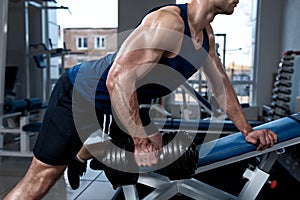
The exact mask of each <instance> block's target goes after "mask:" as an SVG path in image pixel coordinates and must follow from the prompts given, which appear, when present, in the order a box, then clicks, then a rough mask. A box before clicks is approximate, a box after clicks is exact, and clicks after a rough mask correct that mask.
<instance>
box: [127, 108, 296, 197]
mask: <svg viewBox="0 0 300 200" xmlns="http://www.w3.org/2000/svg"><path fill="white" fill-rule="evenodd" d="M263 128H267V129H270V130H272V131H274V132H276V133H277V134H278V139H279V141H278V143H277V144H275V145H274V146H273V147H272V148H268V149H265V150H264V151H256V146H254V145H252V144H249V143H247V142H246V141H245V139H244V136H243V135H242V134H241V133H240V132H237V133H234V134H231V135H228V136H224V137H222V138H220V139H217V140H213V141H210V142H207V143H204V144H199V145H198V146H197V149H198V157H199V159H198V163H197V170H196V171H195V174H198V173H201V172H205V171H208V170H211V169H215V168H218V167H221V166H225V165H229V164H231V163H235V162H239V161H242V160H246V159H249V158H252V157H256V156H261V157H262V159H261V161H260V164H259V165H258V166H256V167H255V168H254V169H246V170H245V172H244V174H243V177H244V178H246V179H247V182H246V184H245V185H244V187H243V188H242V190H241V191H240V193H239V195H238V196H234V195H232V194H229V193H227V192H225V191H223V190H221V189H218V188H216V187H213V186H210V185H208V184H206V183H204V182H201V181H199V180H196V179H194V178H191V179H182V180H170V179H169V177H167V176H164V175H161V174H158V173H156V172H148V173H140V174H139V178H138V183H140V184H142V185H146V186H149V187H152V188H154V191H152V192H151V193H149V194H148V195H147V196H145V197H144V198H143V199H144V200H150V199H151V200H152V199H161V200H166V199H169V198H171V197H173V196H174V195H176V194H183V195H185V196H187V197H190V198H193V199H205V200H210V199H212V200H215V199H226V200H228V199H230V200H231V199H240V200H254V199H255V198H256V197H257V195H258V194H259V192H260V191H261V189H262V187H263V185H264V184H265V183H266V182H267V180H268V177H269V175H270V174H269V172H270V170H271V168H272V166H273V164H274V163H275V161H276V160H277V158H278V156H280V154H282V153H284V148H285V147H288V146H292V145H296V144H298V143H300V113H297V114H294V115H291V116H289V117H284V118H281V119H277V120H275V121H272V122H268V123H265V124H262V125H259V126H257V127H255V129H263ZM178 173H180V172H178ZM122 189H123V193H124V196H125V199H127V200H137V199H139V196H138V192H137V189H136V185H126V186H122Z"/></svg>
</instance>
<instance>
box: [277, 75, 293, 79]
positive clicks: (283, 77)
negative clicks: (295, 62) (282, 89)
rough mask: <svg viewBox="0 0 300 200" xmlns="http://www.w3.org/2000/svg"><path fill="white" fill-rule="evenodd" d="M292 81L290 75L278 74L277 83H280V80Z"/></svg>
mask: <svg viewBox="0 0 300 200" xmlns="http://www.w3.org/2000/svg"><path fill="white" fill-rule="evenodd" d="M291 79H292V76H291V75H289V74H278V75H277V76H276V80H277V81H280V80H287V81H289V80H291Z"/></svg>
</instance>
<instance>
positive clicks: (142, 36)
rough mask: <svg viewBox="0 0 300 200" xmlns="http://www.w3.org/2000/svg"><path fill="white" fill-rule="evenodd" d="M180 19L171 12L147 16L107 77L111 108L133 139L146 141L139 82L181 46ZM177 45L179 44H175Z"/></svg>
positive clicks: (131, 36)
mask: <svg viewBox="0 0 300 200" xmlns="http://www.w3.org/2000/svg"><path fill="white" fill-rule="evenodd" d="M180 20H181V18H180V17H178V16H177V14H176V13H172V12H169V11H156V12H154V13H151V14H150V15H148V16H147V17H146V18H145V19H144V20H143V22H142V24H141V25H140V26H139V27H137V28H136V29H135V30H134V31H133V32H132V34H131V35H130V36H129V37H128V38H127V39H126V41H125V42H124V44H123V45H122V47H121V48H120V51H119V53H118V56H117V58H116V60H115V62H114V64H113V66H112V68H111V70H110V72H109V74H108V78H107V82H106V84H107V87H108V90H109V94H110V98H111V102H112V106H113V108H114V110H115V112H116V114H117V116H118V118H119V119H120V121H121V123H122V124H123V125H124V127H125V128H126V129H127V131H128V133H129V134H130V135H131V136H132V137H136V138H146V137H147V135H146V133H145V131H144V129H143V127H142V123H141V120H140V116H139V112H138V110H139V109H138V102H137V94H136V85H135V84H136V81H137V80H139V79H140V78H142V77H143V76H144V75H145V74H147V72H149V71H150V70H151V69H152V68H153V66H154V65H155V64H156V63H157V62H158V61H159V59H160V58H161V57H162V56H164V55H165V54H166V53H167V52H173V51H174V50H176V49H177V48H178V45H179V44H180V43H181V42H180V41H181V40H182V38H180V37H182V36H181V35H180V34H178V33H180V32H181V31H182V30H183V28H182V26H181V24H182V23H181V21H180ZM174 41H177V42H174Z"/></svg>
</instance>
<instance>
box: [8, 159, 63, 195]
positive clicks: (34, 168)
mask: <svg viewBox="0 0 300 200" xmlns="http://www.w3.org/2000/svg"><path fill="white" fill-rule="evenodd" d="M65 168H66V166H53V165H48V164H45V163H43V162H41V161H39V160H38V159H36V158H35V157H33V159H32V162H31V165H30V167H29V169H28V171H27V173H26V174H25V176H24V177H23V178H22V180H21V181H20V182H19V183H18V184H17V185H16V186H15V187H14V188H13V190H12V191H10V192H9V193H8V194H7V196H6V197H4V200H22V199H24V200H25V199H26V200H35V199H41V198H43V197H44V196H45V195H46V194H47V193H48V191H49V190H50V189H51V187H52V186H53V185H54V184H55V182H56V181H57V180H58V179H59V178H60V176H61V175H62V174H63V171H64V169H65Z"/></svg>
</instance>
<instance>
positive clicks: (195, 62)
mask: <svg viewBox="0 0 300 200" xmlns="http://www.w3.org/2000/svg"><path fill="white" fill-rule="evenodd" d="M171 5H173V4H171ZM174 5H175V6H178V7H179V8H180V9H181V17H182V19H183V21H184V24H185V30H184V35H185V36H184V38H183V42H182V47H181V50H180V52H179V54H178V55H176V56H175V57H173V58H166V57H162V58H161V59H160V60H159V62H158V64H157V65H156V66H154V68H153V69H152V70H151V71H150V72H149V73H147V74H146V75H145V77H143V78H142V79H141V80H139V81H137V83H136V88H137V90H136V91H137V98H138V101H139V103H150V102H151V100H152V99H155V98H158V97H162V96H165V95H167V94H170V93H171V92H173V91H174V90H176V89H177V88H178V87H179V86H180V85H181V84H182V83H184V82H185V81H186V80H187V79H188V78H190V77H191V76H192V75H193V74H195V72H197V71H198V70H199V68H200V67H201V66H202V65H203V64H204V62H205V61H206V58H207V55H208V50H209V39H208V35H207V32H206V30H205V29H204V30H203V35H204V39H203V45H202V48H200V49H195V47H194V45H193V42H192V39H191V33H190V29H189V25H188V18H187V4H174ZM161 7H163V6H161ZM161 7H157V8H154V9H152V10H151V11H150V12H153V11H155V10H158V9H159V8H161ZM150 12H149V13H150ZM116 54H117V53H115V54H113V55H108V56H106V57H104V58H102V59H100V60H98V61H88V62H85V63H82V64H80V65H77V66H75V67H73V68H71V69H70V70H69V76H70V80H71V82H72V83H73V84H74V83H75V78H76V84H75V85H74V88H75V89H77V90H78V91H81V93H84V94H82V95H84V96H86V95H89V96H90V98H91V101H93V98H92V97H95V99H94V101H95V107H96V109H98V110H100V111H101V112H104V113H107V114H108V113H111V102H110V99H109V93H108V90H107V87H106V78H107V75H108V72H109V70H110V67H111V66H112V64H113V62H114V59H115V57H116ZM80 72H82V76H79V78H78V74H80ZM86 74H89V75H86ZM99 77H100V80H99ZM91 85H96V86H95V87H92V89H87V88H91ZM89 90H92V91H89Z"/></svg>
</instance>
